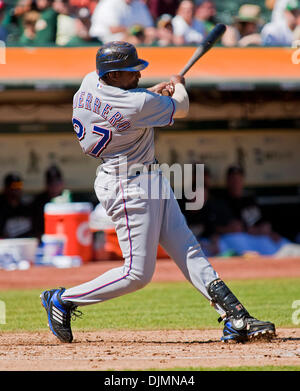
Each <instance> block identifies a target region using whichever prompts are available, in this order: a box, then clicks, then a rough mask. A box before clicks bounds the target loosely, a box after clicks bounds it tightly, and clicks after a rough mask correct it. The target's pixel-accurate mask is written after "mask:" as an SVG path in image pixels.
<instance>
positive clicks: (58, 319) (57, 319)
mask: <svg viewBox="0 0 300 391" xmlns="http://www.w3.org/2000/svg"><path fill="white" fill-rule="evenodd" d="M52 317H53V319H55V320H56V322H58V323H60V324H62V323H63V322H62V320H61V319H60V318H58V317H57V316H55V314H53V316H52Z"/></svg>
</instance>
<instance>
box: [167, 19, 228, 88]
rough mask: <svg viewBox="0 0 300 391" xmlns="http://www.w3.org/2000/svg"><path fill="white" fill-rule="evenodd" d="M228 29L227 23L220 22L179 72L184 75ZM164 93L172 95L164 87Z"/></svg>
mask: <svg viewBox="0 0 300 391" xmlns="http://www.w3.org/2000/svg"><path fill="white" fill-rule="evenodd" d="M225 31H226V26H225V24H222V23H218V24H217V25H216V26H215V27H214V28H213V29H212V30H211V31H210V32H209V34H208V35H207V37H206V38H205V39H204V41H203V42H202V44H201V45H200V46H199V47H197V49H196V50H195V52H194V54H193V55H192V57H191V58H190V59H189V61H188V62H187V63H186V65H185V66H184V68H183V69H182V70H181V71H180V72H179V75H180V76H184V75H185V74H186V73H187V71H188V70H189V69H190V68H191V67H192V66H193V65H194V64H195V63H196V62H197V61H198V60H199V58H201V57H203V56H204V54H205V53H207V52H208V51H209V50H210V49H211V48H212V47H213V46H214V44H215V43H216V42H217V41H218V40H219V39H220V38H221V37H222V35H223V34H224V33H225ZM162 95H170V94H169V91H168V90H166V89H164V90H163V91H162Z"/></svg>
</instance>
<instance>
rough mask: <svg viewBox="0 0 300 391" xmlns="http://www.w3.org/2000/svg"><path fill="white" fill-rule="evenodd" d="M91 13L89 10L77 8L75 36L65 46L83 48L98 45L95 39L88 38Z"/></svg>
mask: <svg viewBox="0 0 300 391" xmlns="http://www.w3.org/2000/svg"><path fill="white" fill-rule="evenodd" d="M90 27H91V13H90V10H89V8H77V9H76V10H75V35H74V36H73V37H72V38H71V39H70V40H69V41H68V42H67V44H66V45H67V46H84V45H87V44H95V43H97V42H98V43H99V41H98V40H97V39H96V38H92V37H91V36H90V33H89V31H90Z"/></svg>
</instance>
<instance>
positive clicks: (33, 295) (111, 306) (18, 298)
mask: <svg viewBox="0 0 300 391" xmlns="http://www.w3.org/2000/svg"><path fill="white" fill-rule="evenodd" d="M299 283H300V279H274V280H247V281H232V282H228V281H227V284H228V286H229V287H230V288H231V289H232V291H233V292H234V293H235V295H236V296H237V297H238V298H239V299H240V301H241V302H242V303H243V304H244V305H245V307H246V308H247V309H248V311H249V312H250V313H251V314H252V315H253V316H255V317H257V318H260V319H262V320H271V321H273V322H275V324H276V326H277V327H295V325H293V323H292V313H293V311H294V309H292V303H293V301H294V300H300V289H299V286H300V284H299ZM40 292H41V290H24V291H20V290H14V291H0V300H2V301H4V303H5V305H6V324H4V325H1V324H0V330H1V331H18V330H22V331H37V330H42V329H45V330H46V329H48V328H47V320H46V313H45V310H44V309H43V308H42V307H41V304H40V299H39V294H40ZM81 309H82V310H83V313H84V316H83V319H76V321H75V322H74V323H73V325H72V328H73V329H74V330H76V329H81V330H97V329H102V328H108V329H137V330H138V329H139V330H147V329H148V330H150V329H195V328H199V329H201V328H216V327H221V326H220V325H219V324H218V323H217V317H218V314H217V313H216V312H215V310H214V309H213V308H212V307H210V306H209V304H208V302H207V300H206V299H205V298H203V296H202V295H201V294H199V292H197V291H196V290H195V288H193V287H192V286H191V285H190V284H188V283H187V282H177V283H151V284H149V285H148V286H147V287H145V288H144V289H142V290H140V291H137V292H134V293H131V294H129V295H125V296H122V297H119V298H116V299H113V300H110V301H107V302H104V303H101V304H97V305H91V306H85V307H82V308H81Z"/></svg>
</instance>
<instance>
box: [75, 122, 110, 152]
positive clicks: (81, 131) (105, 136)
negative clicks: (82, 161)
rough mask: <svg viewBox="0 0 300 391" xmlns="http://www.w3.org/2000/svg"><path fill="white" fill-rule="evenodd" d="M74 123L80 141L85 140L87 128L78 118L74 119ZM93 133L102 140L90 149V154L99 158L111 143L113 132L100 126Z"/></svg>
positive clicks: (94, 128)
mask: <svg viewBox="0 0 300 391" xmlns="http://www.w3.org/2000/svg"><path fill="white" fill-rule="evenodd" d="M72 123H73V127H74V130H75V133H76V135H77V137H78V140H79V141H81V140H83V139H84V137H85V134H86V131H85V127H84V126H83V125H82V123H81V122H80V120H79V119H77V118H73V119H72ZM92 133H94V134H97V135H99V136H100V138H99V140H98V141H97V142H96V143H95V145H94V146H93V147H92V148H91V149H90V151H89V152H88V154H89V155H91V156H93V157H99V156H100V154H101V152H102V151H103V149H105V148H106V147H107V144H108V143H109V142H110V140H111V134H112V132H111V130H109V129H104V128H100V126H97V125H94V127H93V130H92Z"/></svg>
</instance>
